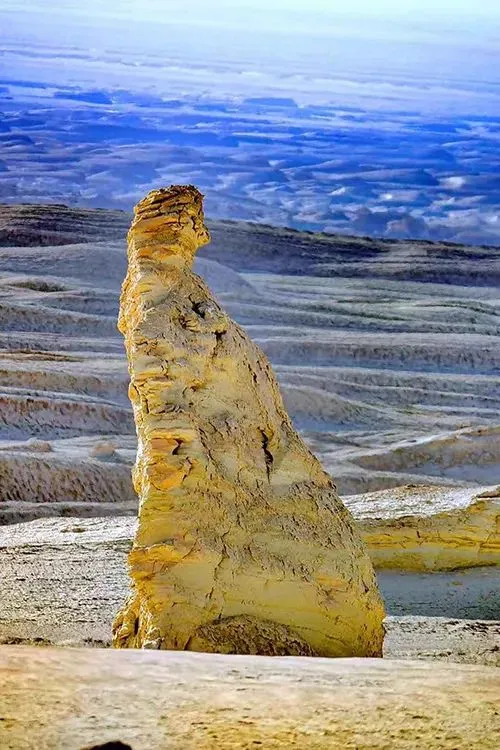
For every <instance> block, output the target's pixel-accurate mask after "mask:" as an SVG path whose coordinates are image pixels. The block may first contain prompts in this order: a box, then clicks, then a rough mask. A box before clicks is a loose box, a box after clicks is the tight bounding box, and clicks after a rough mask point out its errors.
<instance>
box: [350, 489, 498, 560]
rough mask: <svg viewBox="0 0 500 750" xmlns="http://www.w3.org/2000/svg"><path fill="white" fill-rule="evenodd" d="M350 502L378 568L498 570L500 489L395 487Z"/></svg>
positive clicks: (351, 498)
mask: <svg viewBox="0 0 500 750" xmlns="http://www.w3.org/2000/svg"><path fill="white" fill-rule="evenodd" d="M346 502H347V505H348V507H349V509H350V510H351V512H352V513H353V515H354V517H355V518H356V520H357V522H358V524H359V527H360V531H361V534H362V536H363V538H364V540H365V543H366V545H367V546H368V549H369V553H370V558H371V560H372V562H373V564H374V565H375V567H376V568H385V569H391V568H392V569H400V570H410V571H428V570H430V571H432V570H455V569H458V568H472V567H478V566H485V565H500V487H482V488H474V489H469V488H463V489H462V488H457V487H439V486H432V487H416V486H408V487H396V488H394V489H391V490H381V491H380V492H370V493H367V494H365V495H358V496H351V497H349V498H347V500H346Z"/></svg>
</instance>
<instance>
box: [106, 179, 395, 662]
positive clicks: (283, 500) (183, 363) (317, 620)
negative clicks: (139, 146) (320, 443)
mask: <svg viewBox="0 0 500 750" xmlns="http://www.w3.org/2000/svg"><path fill="white" fill-rule="evenodd" d="M208 240H209V236H208V232H207V230H206V228H205V225H204V222H203V211H202V196H201V194H200V193H199V192H198V190H196V188H194V187H192V186H187V187H181V186H173V187H171V188H168V189H162V190H156V191H153V192H152V193H150V194H149V195H148V196H147V197H146V198H145V199H144V200H143V201H141V202H140V203H139V205H138V206H137V207H136V210H135V218H134V221H133V223H132V226H131V229H130V232H129V236H128V273H127V277H126V280H125V282H124V285H123V290H122V296H121V309H120V318H119V328H120V330H121V331H122V333H123V334H124V336H125V344H126V349H127V355H128V360H129V371H130V390H129V393H130V399H131V401H132V405H133V409H134V417H135V422H136V428H137V433H138V438H139V447H138V454H137V462H136V465H135V468H134V473H133V478H134V486H135V489H136V491H137V494H138V495H139V498H140V507H139V524H138V530H137V533H136V536H135V540H134V545H133V549H132V551H131V553H130V557H129V566H130V575H131V578H132V581H133V594H132V597H131V598H130V600H129V601H128V603H127V604H126V605H125V607H124V608H123V610H122V611H121V612H120V614H119V615H118V617H117V618H116V621H115V624H114V645H115V646H118V647H141V646H142V647H150V648H161V649H176V650H183V649H185V650H194V651H221V652H226V653H234V652H238V653H242V652H246V653H260V654H273V655H275V654H302V655H304V654H314V655H319V656H352V655H356V656H370V655H372V656H373V655H375V656H378V655H381V653H382V641H383V627H382V620H383V617H384V610H383V605H382V601H381V597H380V594H379V592H378V588H377V584H376V581H375V576H374V572H373V568H372V564H371V562H370V559H369V557H368V554H367V552H366V550H365V547H364V545H363V543H362V541H361V539H360V537H359V535H358V533H357V531H356V530H355V528H354V526H353V522H352V518H351V515H350V513H349V512H348V511H347V510H346V508H345V507H344V506H343V504H342V502H341V501H340V500H339V497H338V495H337V492H336V489H335V486H334V484H333V483H332V481H331V479H330V477H329V476H328V475H327V474H326V472H325V471H324V470H323V468H322V467H321V465H320V463H319V461H318V460H317V459H316V458H315V456H313V455H312V454H311V452H310V451H309V450H308V449H307V448H306V446H305V444H304V443H303V441H302V439H301V438H300V437H299V436H298V434H297V433H296V432H295V430H294V429H293V427H292V425H291V422H290V419H289V417H288V415H287V413H286V411H285V408H284V406H283V401H282V398H281V394H280V392H279V389H278V386H277V383H276V380H275V377H274V374H273V372H272V370H271V367H270V365H269V362H268V360H267V359H266V357H265V356H264V354H263V353H262V351H261V350H260V349H259V347H258V346H256V345H255V344H254V343H253V342H252V341H251V340H250V339H249V338H248V336H247V335H246V333H245V332H244V331H243V330H242V329H241V328H240V327H239V326H238V325H236V324H235V323H234V322H233V321H232V320H230V319H229V317H228V316H227V315H226V313H225V312H224V310H222V309H221V307H220V306H219V304H218V303H217V301H216V300H215V299H214V298H213V297H212V295H211V293H210V291H209V289H208V288H207V286H206V285H205V283H204V282H203V281H202V280H201V279H200V278H199V277H198V276H197V275H196V274H194V273H193V272H192V268H191V267H192V262H193V259H194V255H195V252H196V250H197V248H198V247H200V246H201V245H203V244H205V243H206V242H208Z"/></svg>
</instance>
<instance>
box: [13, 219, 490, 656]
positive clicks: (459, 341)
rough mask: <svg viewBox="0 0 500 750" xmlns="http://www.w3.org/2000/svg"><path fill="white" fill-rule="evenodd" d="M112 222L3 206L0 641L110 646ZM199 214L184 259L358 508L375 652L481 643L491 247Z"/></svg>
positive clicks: (126, 487) (116, 360) (118, 582)
mask: <svg viewBox="0 0 500 750" xmlns="http://www.w3.org/2000/svg"><path fill="white" fill-rule="evenodd" d="M128 222H129V217H128V216H127V215H126V214H124V213H122V212H115V211H109V212H107V211H73V209H65V208H63V207H58V206H53V207H47V208H43V207H36V208H35V207H23V208H22V209H21V208H19V207H15V206H14V207H12V206H9V207H2V208H0V272H1V276H0V294H1V301H0V318H1V320H2V332H1V333H0V400H1V402H2V408H1V410H0V428H1V429H0V481H1V486H2V497H1V502H0V520H1V522H2V523H4V524H9V526H8V527H7V526H5V527H4V528H3V529H2V530H1V534H0V555H1V557H2V565H3V569H4V571H5V574H4V576H3V578H2V584H1V585H2V587H3V590H2V593H1V601H2V609H1V612H0V634H1V639H2V640H3V641H4V642H11V643H12V642H16V639H17V640H19V641H21V642H26V641H31V642H36V641H37V639H40V641H39V642H44V643H45V642H53V643H61V642H70V643H78V644H81V643H84V642H87V643H95V642H97V643H102V644H106V643H107V642H108V640H109V626H110V622H111V619H112V616H113V614H114V612H115V611H116V608H117V606H118V603H119V602H121V601H122V599H123V597H124V596H125V594H126V586H127V582H126V576H125V567H124V557H125V553H126V550H127V549H128V545H129V543H130V542H129V540H130V534H131V531H130V524H131V523H133V519H132V518H131V516H133V515H134V514H135V513H136V499H135V495H134V493H133V490H132V487H131V481H130V467H131V465H132V463H133V460H134V455H135V434H134V426H133V420H132V416H131V411H130V407H129V402H128V397H127V383H128V374H127V369H126V362H125V356H124V351H123V344H122V340H121V336H120V335H119V334H118V332H117V331H116V325H115V320H116V315H117V310H118V295H119V288H120V284H121V281H122V279H123V277H124V274H125V267H126V260H125V246H124V239H123V238H124V234H125V232H126V228H127V226H128ZM212 233H213V243H212V245H210V246H208V247H207V248H206V249H204V250H203V251H202V253H201V256H202V257H200V258H199V260H198V261H197V269H198V271H199V273H201V274H202V275H203V276H204V277H205V278H206V279H207V281H208V283H209V285H210V286H211V288H212V289H214V291H215V292H216V294H217V295H218V297H219V299H220V300H221V302H222V303H223V305H224V306H225V307H226V308H227V310H228V312H229V313H230V315H231V316H232V317H233V318H235V319H236V320H238V321H239V322H241V323H242V324H243V325H244V326H245V328H246V329H247V330H248V331H249V333H250V334H251V336H252V337H253V338H254V339H255V340H256V341H257V342H258V343H259V344H260V345H261V346H262V347H263V349H264V350H265V351H266V353H267V354H268V356H269V357H270V359H271V361H272V363H273V365H274V368H275V370H276V372H277V375H278V378H279V380H280V384H281V387H282V389H283V392H284V395H285V399H286V403H287V406H288V409H289V411H290V413H291V415H292V417H293V419H294V423H295V425H296V426H297V427H298V428H299V429H300V430H301V432H302V434H303V435H304V437H305V439H306V440H307V442H308V444H309V445H310V447H311V448H312V449H313V450H314V451H315V452H316V454H317V455H318V456H319V457H320V458H321V460H322V461H323V464H324V465H325V467H326V468H327V469H328V470H329V471H330V473H331V474H332V475H333V476H334V477H335V479H336V481H337V482H338V486H339V490H340V492H341V494H342V495H343V496H344V499H345V501H346V503H347V504H348V505H349V506H350V507H351V510H352V511H353V512H354V514H355V515H356V517H357V519H358V520H359V522H360V523H361V525H362V528H363V533H365V536H366V538H367V541H369V544H370V545H371V547H372V550H373V553H372V554H373V559H374V560H375V562H376V564H377V566H378V567H379V568H380V573H379V578H380V582H381V587H382V590H383V593H384V597H385V600H386V605H387V607H388V612H389V615H390V618H389V620H388V624H387V628H388V637H387V639H386V653H387V654H390V655H393V656H396V657H399V656H403V657H407V656H412V657H421V656H423V657H426V658H427V657H432V658H436V657H437V658H442V659H445V660H456V661H478V662H481V663H487V664H492V663H495V662H496V659H497V656H498V639H499V636H498V623H495V620H499V619H500V615H499V612H500V605H499V590H500V583H499V576H498V573H497V570H498V568H496V567H494V566H495V564H498V561H499V553H498V538H497V537H495V533H494V532H495V524H496V518H497V514H498V492H497V490H496V486H497V485H498V483H500V466H499V458H500V450H499V440H498V434H499V430H500V421H499V419H498V413H499V401H500V388H499V384H498V383H499V381H498V370H499V366H500V358H499V352H500V347H499V331H500V327H499V308H500V292H499V289H498V278H499V263H500V251H499V250H498V249H492V248H464V247H461V246H453V245H449V244H441V245H432V244H430V243H422V242H420V243H409V242H382V241H372V240H368V239H359V238H345V237H344V238H342V237H327V236H318V235H310V234H307V233H300V232H292V231H289V230H279V229H274V228H271V227H258V226H255V225H250V224H241V223H231V222H216V223H214V224H213V226H212ZM402 487H403V489H401V488H402ZM395 488H398V489H395ZM480 495H481V497H479V496H480ZM112 515H113V516H119V517H120V518H115V519H114V520H112V521H109V520H108V521H106V519H105V517H107V516H112ZM54 516H60V517H62V518H60V519H54V518H52V517H54ZM127 516H128V518H127ZM89 518H91V519H92V520H90V521H89V520H87V519H89ZM33 519H47V521H46V522H47V524H49V525H48V526H43V523H42V525H41V526H38V527H37V526H36V523H41V522H39V521H36V522H35V525H32V524H26V523H24V522H26V521H29V520H33ZM54 524H55V525H54ZM57 524H62V525H59V526H57ZM65 524H66V525H67V526H66V527H65ZM87 524H90V527H88V526H87ZM92 524H97V527H94V526H92ZM65 528H66V529H69V530H64V529H65ZM78 528H81V529H85V531H78V530H75V529H78ZM96 535H97V536H96ZM63 540H66V541H63ZM370 540H371V541H370ZM471 565H473V566H477V567H473V568H471V567H470V566H471ZM485 566H487V567H485ZM455 568H459V570H455ZM48 602H50V603H51V604H50V606H48Z"/></svg>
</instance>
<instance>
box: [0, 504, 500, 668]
mask: <svg viewBox="0 0 500 750" xmlns="http://www.w3.org/2000/svg"><path fill="white" fill-rule="evenodd" d="M135 526H136V521H135V519H134V518H129V517H116V518H113V519H106V518H93V519H79V518H68V519H62V518H51V519H43V520H39V521H31V522H29V523H25V524H15V525H10V526H4V527H0V567H1V569H2V578H1V579H0V601H1V602H2V607H1V609H0V643H38V644H40V645H50V644H52V645H71V646H109V645H110V643H111V625H112V622H113V618H114V617H115V615H116V613H117V611H118V609H119V608H120V607H121V606H122V604H123V602H124V601H125V599H126V597H127V596H128V592H129V580H128V576H127V567H126V557H127V553H128V551H129V549H130V546H131V543H132V538H133V534H134V531H135ZM378 578H379V585H380V587H381V590H382V594H383V596H384V599H385V605H386V609H387V613H388V615H389V617H388V618H387V620H386V630H387V636H386V640H385V651H384V653H385V655H386V656H387V657H390V658H412V659H420V658H423V659H428V658H432V659H439V660H444V661H455V662H463V663H480V664H487V665H498V666H500V622H498V621H496V620H495V619H494V618H495V617H496V616H497V612H498V611H499V610H500V587H499V585H498V574H497V572H496V570H495V569H494V568H477V569H472V570H465V571H455V572H452V573H450V572H446V573H430V574H427V575H425V574H424V575H422V574H415V573H413V574H412V573H406V572H403V571H379V572H378Z"/></svg>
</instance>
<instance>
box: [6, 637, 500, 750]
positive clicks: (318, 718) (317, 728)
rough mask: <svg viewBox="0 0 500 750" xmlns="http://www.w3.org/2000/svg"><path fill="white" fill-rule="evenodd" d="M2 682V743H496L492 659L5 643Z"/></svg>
mask: <svg viewBox="0 0 500 750" xmlns="http://www.w3.org/2000/svg"><path fill="white" fill-rule="evenodd" d="M0 682H1V684H2V693H1V697H0V708H1V716H2V721H1V722H0V746H1V747H2V748H3V749H5V750H7V749H8V750H24V749H25V748H26V749H28V748H57V749H58V750H75V748H76V749H78V748H83V747H89V746H90V747H91V746H93V745H99V744H103V743H105V742H110V741H113V740H114V741H117V740H119V741H121V742H123V743H126V744H128V745H129V746H130V747H131V748H132V750H140V749H141V748H151V750H154V749H156V748H158V749H159V748H162V749H163V748H168V749H172V750H173V749H175V750H177V749H179V750H181V749H182V750H191V749H192V750H194V749H195V748H196V750H211V749H215V748H217V750H225V749H226V748H227V749H229V748H231V749H233V748H253V747H260V746H262V747H265V748H266V750H267V749H272V748H290V747H296V748H301V749H311V750H312V749H313V748H314V750H323V748H339V750H340V748H342V750H345V749H346V748H347V749H349V748H352V749H354V748H370V750H382V748H384V750H385V748H388V747H394V748H401V749H402V750H405V749H408V750H409V749H410V748H439V749H440V750H448V748H449V749H450V750H452V749H453V750H462V748H463V750H476V749H477V750H490V748H491V750H493V748H495V749H496V748H497V747H498V737H499V734H500V713H499V700H498V697H499V695H500V672H499V671H498V670H496V669H492V668H488V667H476V666H461V665H456V664H454V665H441V664H427V663H425V662H392V661H388V660H382V659H310V658H299V657H276V658H268V657H252V656H228V655H214V654H193V653H179V652H156V651H155V652H151V651H140V650H135V651H132V650H131V651H120V652H119V651H113V650H107V651H106V650H100V649H86V650H85V649H83V650H81V649H67V650H64V649H52V648H47V649H36V648H30V647H22V646H3V647H0ZM132 696H133V699H132Z"/></svg>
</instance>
